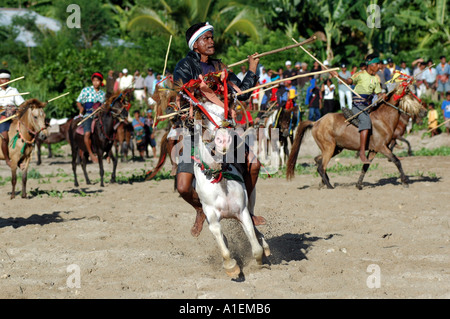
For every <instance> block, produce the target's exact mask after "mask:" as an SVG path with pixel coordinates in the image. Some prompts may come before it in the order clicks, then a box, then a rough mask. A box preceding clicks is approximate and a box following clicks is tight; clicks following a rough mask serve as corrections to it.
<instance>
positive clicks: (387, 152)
mask: <svg viewBox="0 0 450 319" xmlns="http://www.w3.org/2000/svg"><path fill="white" fill-rule="evenodd" d="M380 153H381V154H383V155H384V156H386V157H387V158H388V159H389V160H390V161H391V162H393V163H394V164H395V166H397V169H398V171H399V172H400V180H401V181H402V184H403V186H404V187H408V186H409V185H408V183H409V180H408V177H407V176H406V175H405V172H403V168H402V163H401V162H400V160H399V159H398V158H397V156H395V155H394V154H393V153H392V152H391V150H390V149H389V148H388V147H387V146H384V147H383V148H382V149H381V150H380Z"/></svg>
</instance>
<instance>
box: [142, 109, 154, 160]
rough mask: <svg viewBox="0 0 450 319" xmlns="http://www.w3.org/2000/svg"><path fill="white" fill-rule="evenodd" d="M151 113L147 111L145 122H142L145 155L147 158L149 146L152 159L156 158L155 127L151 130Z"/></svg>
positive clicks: (149, 110)
mask: <svg viewBox="0 0 450 319" xmlns="http://www.w3.org/2000/svg"><path fill="white" fill-rule="evenodd" d="M152 113H153V112H152V110H151V109H148V110H147V117H146V118H145V121H144V124H145V126H144V129H145V138H146V143H145V145H146V147H145V154H146V156H147V158H149V156H148V145H150V147H151V148H152V152H153V158H156V140H155V130H156V127H155V128H153V114H152Z"/></svg>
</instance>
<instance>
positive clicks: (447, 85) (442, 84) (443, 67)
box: [436, 55, 450, 101]
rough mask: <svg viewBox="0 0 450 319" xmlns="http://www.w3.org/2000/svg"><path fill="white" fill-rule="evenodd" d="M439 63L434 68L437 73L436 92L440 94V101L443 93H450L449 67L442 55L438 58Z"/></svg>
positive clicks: (442, 98)
mask: <svg viewBox="0 0 450 319" xmlns="http://www.w3.org/2000/svg"><path fill="white" fill-rule="evenodd" d="M439 60H441V62H440V63H439V64H438V65H437V66H436V71H437V80H438V82H437V92H440V98H441V101H443V100H444V93H445V92H449V91H450V81H449V77H450V65H448V63H447V62H446V58H445V56H444V55H441V56H440V57H439Z"/></svg>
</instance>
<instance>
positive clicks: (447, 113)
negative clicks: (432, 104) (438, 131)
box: [441, 92, 450, 134]
mask: <svg viewBox="0 0 450 319" xmlns="http://www.w3.org/2000/svg"><path fill="white" fill-rule="evenodd" d="M441 108H442V110H443V113H444V121H448V122H447V123H445V129H446V131H447V133H448V134H450V92H447V93H446V99H445V101H444V102H442V107H441Z"/></svg>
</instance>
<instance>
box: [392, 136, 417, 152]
mask: <svg viewBox="0 0 450 319" xmlns="http://www.w3.org/2000/svg"><path fill="white" fill-rule="evenodd" d="M400 141H402V142H404V143H406V145H408V156H413V152H412V149H411V144H410V143H409V141H408V140H407V139H406V138H404V137H400ZM391 151H392V150H391Z"/></svg>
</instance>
